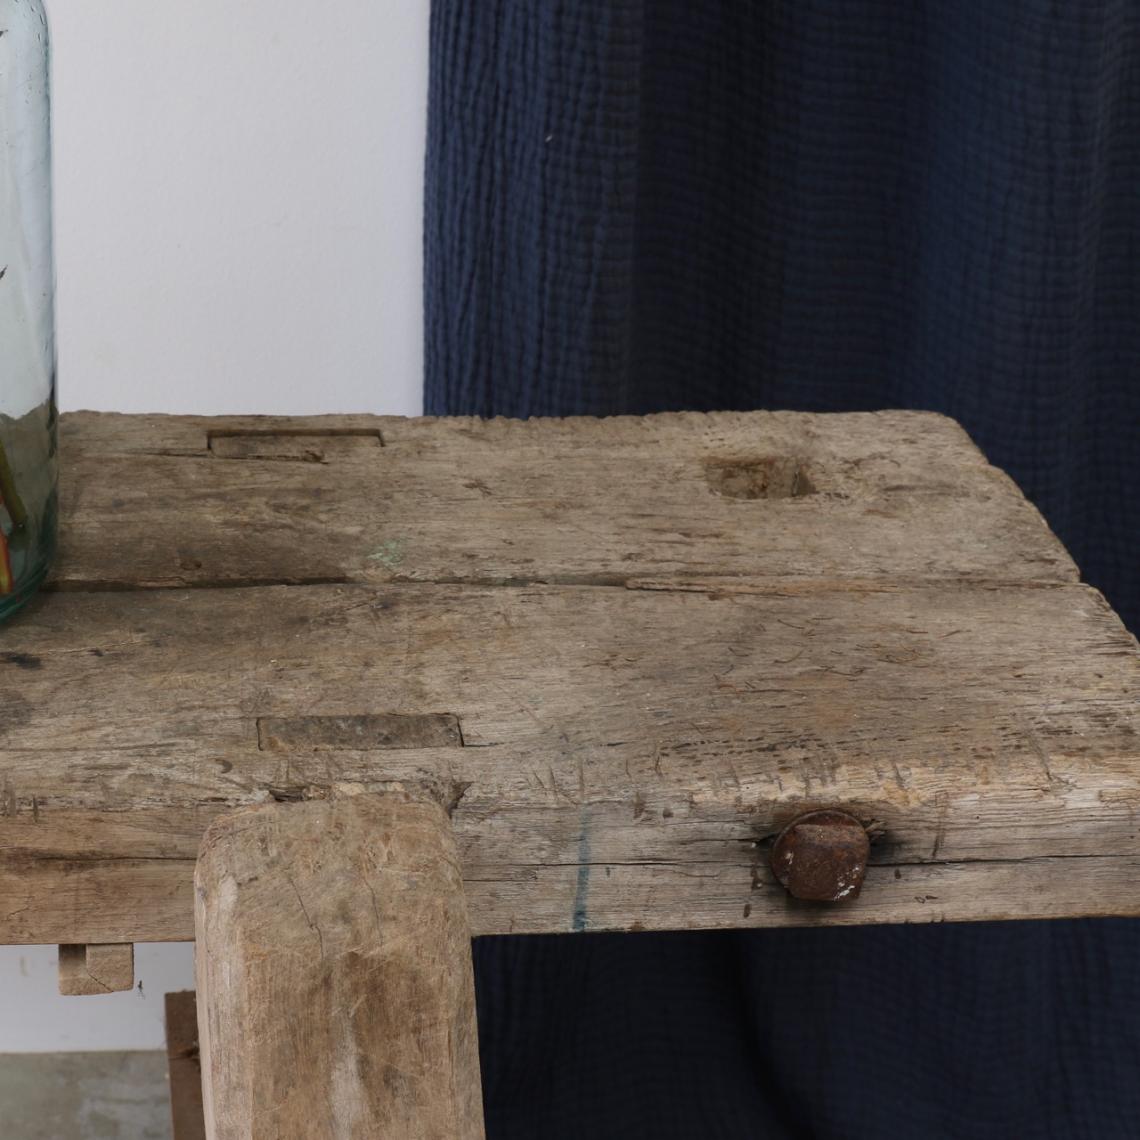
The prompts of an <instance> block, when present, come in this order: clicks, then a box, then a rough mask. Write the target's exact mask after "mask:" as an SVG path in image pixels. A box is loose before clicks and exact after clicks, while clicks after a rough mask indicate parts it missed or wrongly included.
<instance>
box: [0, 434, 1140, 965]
mask: <svg viewBox="0 0 1140 1140" xmlns="http://www.w3.org/2000/svg"><path fill="white" fill-rule="evenodd" d="M63 455H64V487H63V508H62V535H63V553H62V558H61V562H60V566H59V570H58V573H57V575H56V578H55V581H54V586H53V588H52V590H51V592H49V593H47V594H45V595H44V596H43V597H42V598H41V599H39V600H38V601H37V602H35V603H34V604H33V605H32V606H31V607H30V608H29V609H28V611H27V612H26V613H24V614H23V615H22V616H20V617H19V618H18V619H16V620H15V621H14V622H12V623H11V624H10V625H8V626H5V627H4V628H3V629H2V630H0V942H3V943H38V942H60V943H75V944H86V943H92V944H99V943H128V942H137V941H153V940H181V939H191V938H193V937H194V899H193V886H192V882H193V874H194V866H195V857H196V855H197V852H198V846H199V843H200V841H201V838H202V835H203V832H204V831H205V829H206V827H207V825H208V824H209V823H210V821H211V820H212V819H214V818H215V817H216V816H218V815H219V814H220V813H223V812H226V811H228V810H229V809H231V808H232V807H235V806H240V805H245V804H254V803H258V802H273V801H289V800H294V799H304V798H319V797H321V796H322V795H325V794H327V793H328V790H329V789H330V788H336V787H341V788H364V789H372V790H384V789H390V788H393V787H397V786H399V785H401V784H413V783H426V784H428V785H431V786H433V787H435V788H436V789H438V792H439V794H440V795H441V796H442V797H443V798H444V800H445V801H446V802H447V803H448V804H449V805H450V806H451V807H452V808H453V809H454V810H453V822H454V828H455V833H456V837H457V842H458V848H459V855H460V859H461V864H462V868H463V876H464V887H465V891H466V894H467V900H468V907H469V911H470V915H471V922H472V926H473V929H474V930H475V932H476V933H490V932H510V931H515V932H523V931H571V930H602V929H621V930H635V929H670V928H687V929H694V928H714V927H749V926H774V925H784V924H805V923H813V924H816V923H818V924H834V923H874V922H902V921H926V920H942V919H946V920H957V919H986V918H1016V917H1025V918H1029V917H1040V916H1061V915H1078V914H1134V913H1138V912H1140V839H1138V832H1137V827H1138V824H1137V818H1136V817H1137V809H1138V808H1140V731H1138V730H1140V710H1138V701H1137V697H1138V694H1140V652H1138V649H1137V644H1136V641H1135V640H1134V639H1133V638H1132V637H1131V636H1130V635H1129V634H1128V633H1127V632H1126V631H1125V629H1124V628H1123V627H1122V625H1121V623H1120V621H1119V620H1118V619H1117V617H1116V616H1115V615H1114V614H1113V612H1112V610H1111V609H1110V608H1109V607H1108V606H1107V605H1106V603H1105V602H1104V600H1103V599H1102V597H1101V596H1100V595H1099V594H1098V593H1097V592H1096V591H1094V590H1092V589H1090V588H1088V587H1086V586H1083V585H1081V584H1079V580H1078V572H1077V569H1076V568H1075V567H1074V565H1073V563H1072V562H1071V560H1070V559H1069V557H1068V556H1067V555H1066V553H1065V551H1064V550H1063V549H1062V547H1061V546H1060V545H1059V543H1058V542H1057V540H1056V539H1055V538H1054V537H1053V536H1052V535H1051V534H1050V532H1049V531H1048V529H1047V528H1046V526H1045V525H1044V523H1043V522H1042V520H1041V518H1040V517H1039V515H1038V514H1037V512H1036V511H1035V510H1034V509H1033V508H1032V507H1031V506H1030V505H1029V504H1028V503H1027V502H1026V501H1025V500H1024V499H1023V497H1022V496H1021V495H1020V493H1019V492H1018V491H1017V489H1016V488H1015V486H1014V485H1013V483H1012V482H1011V481H1010V480H1009V479H1008V478H1007V477H1006V476H1005V475H1003V474H1002V473H1001V472H1000V471H998V470H996V469H994V468H993V467H991V466H989V465H988V464H987V463H986V461H985V459H984V458H983V457H982V456H981V454H980V453H979V452H978V451H977V450H976V449H975V448H974V447H973V446H972V444H971V443H970V442H969V441H968V439H967V438H966V436H965V435H964V434H963V432H962V431H961V429H959V428H958V427H957V426H956V425H955V424H953V423H952V422H951V421H949V420H946V419H943V418H939V417H936V416H932V415H923V414H914V413H881V414H875V415H829V416H812V415H797V414H790V413H754V414H747V415H746V414H722V415H708V416H705V415H695V414H692V415H690V414H685V415H667V416H654V417H649V418H645V419H613V420H605V421H595V420H562V421H531V422H527V423H521V422H508V421H493V422H489V423H482V422H478V421H474V420H465V419H456V420H429V419H425V420H400V419H387V418H372V417H351V418H335V419H314V420H296V419H290V420H271V419H249V420H242V419H227V420H206V419H193V418H161V417H125V416H101V415H92V414H81V415H73V416H70V417H65V418H64V421H63ZM812 808H840V809H843V810H846V811H848V812H850V813H851V814H853V815H854V816H855V817H857V818H858V819H859V820H860V821H861V822H863V823H864V824H865V825H866V826H867V828H868V829H869V830H870V832H871V835H872V839H873V846H872V849H871V864H872V865H871V867H870V871H869V873H868V876H867V881H866V885H865V887H864V889H863V893H862V895H861V897H859V898H857V899H853V900H851V901H849V902H847V903H843V904H840V905H836V906H832V907H819V906H813V905H812V904H808V903H803V902H799V901H797V900H794V899H791V898H789V897H788V895H787V893H786V892H785V891H784V889H783V888H782V887H781V886H780V885H779V884H778V883H777V882H776V880H775V879H774V878H773V876H772V874H771V872H770V870H769V869H768V862H767V849H768V846H769V845H770V843H771V841H772V838H773V836H774V835H776V833H778V832H779V830H780V829H781V827H782V826H783V825H784V824H786V823H787V822H788V821H789V820H791V819H792V818H793V817H795V816H797V815H799V814H800V813H802V812H804V811H808V810H810V809H812Z"/></svg>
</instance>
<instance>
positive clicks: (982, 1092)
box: [426, 0, 1140, 1140]
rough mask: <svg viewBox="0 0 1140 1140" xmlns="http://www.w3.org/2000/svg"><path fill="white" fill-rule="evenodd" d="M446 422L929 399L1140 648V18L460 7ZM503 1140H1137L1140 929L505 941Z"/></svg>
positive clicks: (446, 166)
mask: <svg viewBox="0 0 1140 1140" xmlns="http://www.w3.org/2000/svg"><path fill="white" fill-rule="evenodd" d="M431 35H432V78H431V101H430V120H429V141H428V166H427V212H426V271H427V280H426V305H427V323H426V354H427V390H426V401H427V407H428V410H429V411H431V412H434V413H444V414H447V413H475V414H504V415H516V416H528V415H538V414H558V415H565V414H573V413H585V414H610V413H618V412H648V411H655V410H665V409H675V408H690V409H714V408H717V409H728V408H761V407H779V408H799V409H805V410H811V411H828V410H855V409H872V408H884V407H913V408H929V409H934V410H938V411H943V412H947V413H949V414H950V415H953V416H955V417H956V418H957V419H959V420H960V421H961V422H962V423H963V424H964V425H965V426H966V428H967V429H968V430H969V431H970V433H971V434H972V435H973V437H974V438H975V439H976V440H977V441H978V442H979V443H980V444H981V445H982V447H983V448H984V449H985V451H986V452H987V454H988V455H989V456H990V458H991V459H992V460H993V461H994V462H995V463H997V464H999V465H1000V466H1002V467H1004V468H1005V469H1006V470H1008V471H1009V472H1010V473H1011V474H1012V475H1013V476H1014V477H1015V478H1016V479H1017V481H1018V482H1019V483H1020V485H1021V486H1022V487H1023V488H1024V489H1025V490H1026V492H1027V493H1028V494H1029V496H1030V497H1031V498H1032V499H1033V500H1034V501H1035V502H1036V503H1037V504H1038V506H1040V507H1041V509H1042V510H1043V512H1044V513H1045V515H1046V517H1047V518H1048V519H1049V521H1050V523H1051V524H1052V526H1053V527H1054V529H1055V530H1056V531H1057V532H1058V533H1059V534H1060V536H1061V537H1062V539H1063V540H1064V541H1065V542H1066V544H1067V545H1068V547H1069V549H1070V550H1071V551H1072V552H1073V554H1074V556H1075V557H1076V559H1077V561H1078V563H1079V564H1080V565H1081V567H1082V570H1083V571H1084V573H1085V575H1086V577H1087V579H1088V580H1089V581H1091V582H1093V583H1094V584H1095V585H1097V586H1099V587H1100V588H1102V589H1103V590H1104V591H1105V592H1106V593H1107V595H1108V597H1109V599H1110V601H1111V602H1112V603H1113V605H1114V606H1115V607H1116V608H1117V609H1118V610H1119V611H1120V612H1121V614H1122V615H1123V616H1124V617H1125V620H1126V621H1128V622H1129V624H1130V625H1131V627H1132V628H1133V629H1134V630H1137V629H1140V572H1138V570H1137V567H1140V494H1138V493H1137V487H1138V485H1140V3H1138V2H1137V0H1082V2H1081V3H1068V4H1060V3H1056V2H1048V0H955V2H953V3H938V2H935V0H911V2H906V0H880V2H870V0H848V2H844V3H838V2H835V3H821V2H819V0H795V2H794V3H792V2H787V0H768V2H766V3H763V4H752V3H740V2H737V3H730V2H728V0H720V2H708V3H692V0H689V2H687V3H686V2H683V0H653V3H645V2H644V0H574V2H564V0H547V2H541V0H468V2H466V3H464V2H461V0H434V6H433V14H432V33H431ZM477 963H478V978H479V998H480V1016H481V1032H482V1035H483V1046H484V1062H485V1068H486V1080H487V1090H488V1096H487V1105H488V1123H489V1134H490V1136H491V1138H492V1140H501V1138H506V1137H511V1138H514V1137H520V1138H521V1137H528V1138H529V1137H537V1136H542V1137H551V1138H559V1137H570V1136H574V1137H579V1136H582V1135H587V1136H592V1137H602V1138H605V1137H609V1136H614V1137H618V1136H621V1137H641V1136H645V1137H650V1136H652V1137H655V1138H665V1137H697V1138H699V1137H706V1136H708V1137H719V1136H725V1137H728V1136H734V1137H743V1136H749V1137H751V1136H756V1137H768V1136H773V1137H783V1136H788V1137H793V1136H796V1137H798V1136H805V1137H826V1138H831V1137H835V1138H839V1137H854V1136H864V1135H868V1134H871V1133H874V1134H876V1135H878V1136H880V1137H895V1136H898V1137H907V1138H912V1137H959V1136H961V1137H1010V1136H1019V1137H1084V1136H1089V1137H1093V1136H1095V1137H1110V1138H1111V1137H1135V1136H1140V1042H1138V1040H1137V1037H1138V1034H1140V1030H1138V1029H1137V1026H1140V924H1137V923H1133V922H1081V923H1077V922H1064V923H1053V924H1040V923H1030V924H1018V925H996V926H986V927H953V928H952V927H938V928H934V929H921V930H920V929H911V928H905V929H874V930H850V931H848V930H844V931H838V930H837V931H781V932H771V933H760V934H726V935H715V936H667V937H666V936H638V937H636V938H625V939H616V938H607V937H603V936H590V937H588V938H584V939H572V940H568V941H563V940H558V939H551V940H546V939H543V940H530V941H519V940H510V939H505V940H497V939H496V940H488V941H484V942H481V943H480V944H479V947H478V954H477Z"/></svg>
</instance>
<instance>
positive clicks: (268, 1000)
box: [195, 794, 483, 1140]
mask: <svg viewBox="0 0 1140 1140" xmlns="http://www.w3.org/2000/svg"><path fill="white" fill-rule="evenodd" d="M195 883H196V925H197V932H198V940H197V947H196V952H195V957H196V965H197V975H198V1021H199V1027H200V1038H201V1047H202V1064H203V1078H204V1105H205V1116H206V1121H207V1135H208V1136H209V1137H210V1138H211V1140H306V1138H308V1137H314V1136H321V1137H330V1138H333V1137H336V1138H338V1140H381V1138H382V1140H481V1138H482V1136H483V1108H482V1091H481V1085H480V1078H479V1049H478V1034H477V1031H476V1027H475V983H474V974H473V970H472V965H471V935H470V930H469V927H468V924H467V915H466V905H465V901H464V894H463V880H462V877H461V875H460V871H459V863H458V857H457V855H456V851H455V845H454V842H453V841H452V838H451V828H450V824H449V821H448V818H447V814H446V812H445V811H444V810H443V808H442V807H440V806H439V805H438V804H435V803H433V802H415V801H409V800H408V799H407V798H406V797H403V796H399V795H394V794H390V795H383V796H377V795H367V794H365V795H353V796H346V797H337V798H334V799H330V800H326V801H313V802H309V803H303V804H287V805H271V806H268V807H260V808H252V809H247V810H245V811H242V812H238V813H236V814H233V815H230V816H227V817H226V818H224V819H222V820H219V821H218V822H216V823H215V824H214V825H213V826H212V827H211V828H210V830H209V832H208V833H207V835H206V837H205V840H204V842H203V846H202V854H201V858H200V860H199V863H198V868H197V875H196V879H195Z"/></svg>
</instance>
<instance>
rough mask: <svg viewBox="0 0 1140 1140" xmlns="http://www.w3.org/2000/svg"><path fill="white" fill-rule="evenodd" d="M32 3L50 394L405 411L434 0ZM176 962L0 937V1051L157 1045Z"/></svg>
mask: <svg viewBox="0 0 1140 1140" xmlns="http://www.w3.org/2000/svg"><path fill="white" fill-rule="evenodd" d="M47 3H48V10H49V11H48V14H49V17H50V20H51V26H52V33H53V42H54V47H55V67H54V74H55V121H54V130H55V148H54V150H55V169H56V265H57V269H58V283H59V294H58V317H59V357H60V402H61V405H62V407H64V408H65V409H67V408H97V409H101V410H111V411H128V412H139V411H163V412H197V413H203V414H215V413H223V412H279V413H302V412H336V411H375V412H389V413H395V414H405V415H415V414H417V413H418V412H419V410H420V408H421V406H422V404H421V395H420V387H421V372H422V347H421V329H422V299H421V287H422V276H423V274H422V252H421V235H422V225H421V214H422V210H423V147H424V127H425V117H426V99H427V35H428V8H429V0H334V2H332V3H325V4H315V3H312V2H305V0H161V2H158V3H156V2H155V0H113V2H112V3H94V2H92V0H47ZM190 962H191V957H190V953H189V949H188V948H187V947H165V948H156V947H150V948H147V947H140V948H139V950H138V968H139V976H140V978H141V979H142V981H143V996H141V997H140V996H139V995H138V993H137V992H135V993H129V994H116V995H111V996H107V997H102V998H59V997H53V996H52V995H53V993H54V990H55V973H56V971H55V950H54V948H47V947H39V948H35V947H31V948H28V947H21V948H0V1052H23V1051H51V1050H56V1049H76V1050H78V1049H129V1048H137V1049H146V1048H158V1047H160V1045H161V1044H162V994H163V993H164V992H165V991H168V990H175V989H190V988H193V976H192V970H191V966H190Z"/></svg>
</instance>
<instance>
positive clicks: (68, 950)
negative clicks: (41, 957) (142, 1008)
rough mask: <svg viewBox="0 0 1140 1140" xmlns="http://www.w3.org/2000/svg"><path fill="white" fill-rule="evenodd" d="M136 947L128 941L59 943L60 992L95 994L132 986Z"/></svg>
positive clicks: (84, 994)
mask: <svg viewBox="0 0 1140 1140" xmlns="http://www.w3.org/2000/svg"><path fill="white" fill-rule="evenodd" d="M134 985H135V948H134V945H133V944H132V943H130V942H127V943H110V944H104V945H97V944H87V945H62V946H60V948H59V992H60V993H61V994H62V995H63V996H64V997H94V996H95V995H97V994H113V993H122V992H125V991H126V990H131V989H134Z"/></svg>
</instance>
